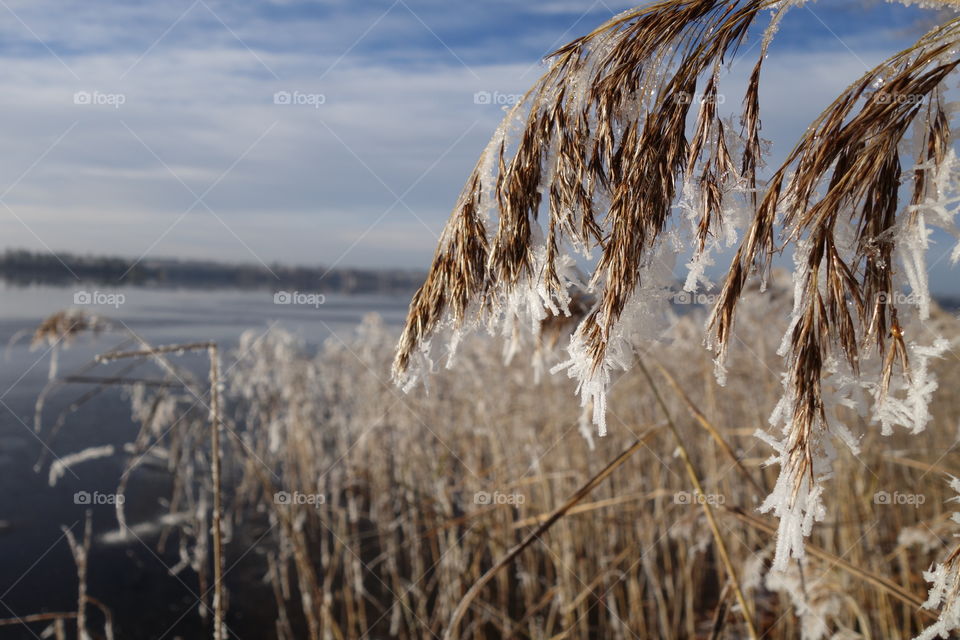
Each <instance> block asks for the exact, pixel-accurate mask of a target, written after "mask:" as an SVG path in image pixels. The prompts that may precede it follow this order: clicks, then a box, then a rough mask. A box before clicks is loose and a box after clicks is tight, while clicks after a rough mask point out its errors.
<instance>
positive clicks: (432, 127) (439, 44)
mask: <svg viewBox="0 0 960 640" xmlns="http://www.w3.org/2000/svg"><path fill="white" fill-rule="evenodd" d="M633 5H634V3H633V2H619V1H616V0H597V1H596V2H594V1H592V0H544V1H540V2H537V1H534V0H528V1H524V2H520V1H517V0H514V1H508V0H484V1H483V2H475V1H471V2H467V1H460V0H264V1H260V2H245V1H242V0H238V1H233V2H225V1H219V0H166V1H165V2H148V1H144V2H134V1H127V2H118V1H114V0H97V1H91V0H57V1H55V2H54V1H53V0H0V139H2V141H3V152H2V153H0V246H3V247H10V248H14V247H16V248H19V247H25V248H30V249H35V250H42V251H51V252H54V253H58V252H71V253H84V254H110V255H121V256H128V257H131V258H144V257H154V258H159V257H181V258H209V259H215V260H222V261H233V262H249V263H257V262H262V263H272V262H284V263H291V264H307V265H310V264H323V265H327V266H345V267H375V268H388V267H401V268H423V267H425V266H427V265H428V264H429V261H430V258H431V257H432V255H433V251H434V247H435V244H436V242H437V238H438V235H439V233H440V230H441V229H442V227H443V224H444V222H445V221H446V218H447V216H448V215H449V212H450V210H451V208H452V206H453V203H454V200H455V198H456V196H457V194H458V193H459V191H460V189H461V187H462V185H463V182H464V181H465V179H466V177H467V175H468V174H469V172H470V170H471V169H472V167H473V165H474V163H475V161H476V159H477V157H478V154H479V153H480V151H481V150H482V148H483V147H484V145H485V142H486V141H487V139H488V138H489V137H490V135H491V134H492V133H493V131H494V129H495V128H496V125H497V123H498V121H499V120H500V118H501V117H502V116H503V111H502V103H503V102H505V101H509V100H510V98H511V96H513V95H515V94H517V93H522V92H523V91H524V90H525V89H527V88H528V87H529V86H530V85H532V84H533V83H534V82H535V80H536V79H537V77H538V75H539V74H540V73H541V72H542V71H543V66H542V63H541V59H542V58H543V56H544V55H545V54H547V53H549V52H550V51H552V50H553V49H555V48H557V47H559V46H560V45H562V44H564V43H565V42H567V41H569V40H571V39H573V38H575V37H577V36H579V35H582V34H584V33H586V32H588V31H589V30H591V29H593V28H594V27H596V26H598V25H600V24H601V23H603V22H604V21H605V20H607V19H609V18H610V17H611V16H612V15H614V14H615V13H618V12H620V11H622V10H625V9H628V8H630V7H631V6H633ZM924 20H929V16H927V15H926V14H923V13H921V11H920V10H918V9H907V8H904V7H901V6H899V5H891V4H887V3H878V2H871V3H867V4H862V3H858V2H857V1H856V0H854V1H853V2H827V1H821V2H817V3H809V4H808V5H806V6H804V7H802V8H799V9H795V10H794V11H792V12H791V13H790V14H789V15H788V18H787V20H786V22H785V25H784V27H783V28H782V29H781V32H780V35H779V37H778V39H777V40H776V41H775V43H774V46H773V49H772V50H771V54H770V59H769V60H768V62H767V65H766V67H765V77H764V79H763V85H762V92H761V98H762V104H763V106H764V108H765V109H766V113H765V115H764V120H763V135H764V137H766V138H769V139H771V140H773V141H774V147H773V156H774V158H773V159H776V158H777V157H782V154H783V153H784V150H785V149H787V148H789V147H790V146H791V145H792V142H793V141H794V140H795V139H796V137H797V136H798V135H799V134H800V133H801V132H802V131H803V130H804V129H805V127H806V125H807V124H808V123H809V122H810V121H811V120H812V119H813V118H814V117H815V116H816V115H817V113H819V111H820V110H821V109H822V108H823V107H824V106H825V105H826V104H827V103H829V102H830V100H831V99H832V98H833V97H835V96H836V94H837V93H839V92H840V91H841V90H842V89H843V88H844V87H846V86H847V85H848V84H849V83H850V82H852V81H853V80H855V79H856V78H857V77H858V76H859V75H860V74H862V73H863V72H864V71H866V70H867V69H868V68H869V67H870V66H872V65H874V64H876V63H877V62H879V61H881V60H882V59H883V58H885V57H886V56H888V55H890V54H891V53H893V52H895V51H897V50H899V49H900V48H902V47H904V46H906V45H907V44H909V43H910V42H912V41H913V40H914V39H915V38H916V37H917V36H918V35H920V34H921V33H922V31H923V30H924V24H926V23H925V22H924ZM755 56H756V50H755V49H753V50H751V49H750V48H749V47H746V48H745V50H744V51H743V52H742V55H741V58H738V59H737V60H734V61H733V62H732V65H731V67H730V69H729V71H728V72H727V77H726V79H725V82H726V83H727V84H726V85H725V86H726V87H728V89H725V91H728V92H729V93H730V94H731V95H732V96H737V97H736V101H737V102H739V95H741V93H740V92H741V91H742V89H741V88H742V87H743V86H744V84H745V79H746V74H747V73H748V72H749V70H750V67H751V65H752V62H753V61H754V60H755ZM741 61H745V62H743V64H740V62H741ZM486 97H489V98H490V99H489V100H485V98H486ZM940 249H942V250H939V253H938V249H937V248H935V249H934V252H933V253H934V254H935V255H934V258H933V259H934V260H935V259H936V258H937V257H939V255H940V254H942V253H943V251H946V250H947V249H948V247H946V246H945V245H944V246H943V247H941V248H940ZM945 262H946V261H941V263H938V265H937V267H935V268H934V269H933V278H932V284H933V288H934V290H940V291H941V292H944V291H946V292H956V293H960V286H957V285H954V284H953V282H954V280H956V279H957V278H956V274H955V273H951V272H950V271H949V270H946V264H945Z"/></svg>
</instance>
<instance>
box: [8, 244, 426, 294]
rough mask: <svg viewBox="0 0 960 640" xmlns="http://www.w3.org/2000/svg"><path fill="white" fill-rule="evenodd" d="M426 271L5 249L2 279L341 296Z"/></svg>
mask: <svg viewBox="0 0 960 640" xmlns="http://www.w3.org/2000/svg"><path fill="white" fill-rule="evenodd" d="M425 277H426V274H425V272H422V271H414V270H399V269H398V270H387V269H350V268H333V269H328V268H325V267H320V266H317V267H304V266H286V265H280V264H272V265H269V267H267V266H263V265H253V264H228V263H222V262H214V261H202V260H177V259H154V258H148V259H144V260H142V261H140V262H134V261H133V260H131V259H128V258H119V257H110V256H78V255H74V254H67V253H61V254H58V255H53V254H50V253H39V252H34V251H26V250H21V249H8V250H7V251H5V252H4V253H2V254H0V279H2V280H3V281H4V282H6V283H8V284H11V285H14V286H30V285H61V286H70V285H78V284H93V285H100V286H104V287H124V286H136V287H164V288H183V289H245V290H251V289H266V290H273V291H277V290H299V291H312V292H318V293H342V294H363V293H368V294H409V293H412V292H413V291H415V290H416V289H417V287H419V286H420V284H421V283H422V282H423V280H424V278H425Z"/></svg>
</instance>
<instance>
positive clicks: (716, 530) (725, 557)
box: [637, 357, 760, 640]
mask: <svg viewBox="0 0 960 640" xmlns="http://www.w3.org/2000/svg"><path fill="white" fill-rule="evenodd" d="M637 363H638V364H639V365H640V370H641V371H643V375H644V376H646V378H647V382H649V383H650V390H651V391H653V395H654V397H655V398H656V399H657V404H659V405H660V408H661V409H663V414H664V416H665V417H666V419H667V426H668V427H669V428H670V431H671V433H673V437H674V439H675V440H676V441H677V449H678V450H679V451H680V459H681V460H683V466H684V467H685V468H686V470H687V476H688V477H689V478H690V483H691V484H692V485H693V487H694V490H696V492H697V494H698V495H704V491H703V485H702V484H701V483H700V478H699V477H698V475H697V471H696V469H694V467H693V462H691V460H690V454H689V453H688V452H687V448H686V447H685V446H684V444H683V438H681V437H680V432H679V431H678V430H677V425H676V424H675V423H674V421H673V417H672V416H671V415H670V410H669V409H668V408H667V403H666V402H664V400H663V397H662V396H661V395H660V390H659V388H658V387H657V384H656V382H654V380H653V376H651V375H650V371H649V370H648V369H647V366H646V365H645V364H644V362H643V358H640V357H638V358H637ZM699 502H700V506H701V507H703V512H704V514H705V515H706V516H707V523H708V524H709V525H710V531H711V532H712V533H713V539H714V541H715V542H716V544H717V552H718V553H719V554H720V559H721V560H722V561H723V566H724V569H726V571H727V577H728V578H729V579H730V585H731V586H732V587H733V592H734V594H735V595H736V597H737V602H738V603H739V604H740V611H741V613H742V614H743V620H744V622H745V623H746V625H747V630H748V632H749V633H750V638H751V640H759V638H760V636H758V635H757V629H756V627H754V624H753V612H752V610H751V609H750V607H749V606H748V605H747V599H746V598H745V597H744V595H743V590H742V589H741V588H740V581H739V579H738V578H737V571H736V569H735V568H734V566H733V562H732V561H731V560H730V554H729V553H728V552H727V544H726V542H724V540H723V536H722V535H720V527H719V526H718V525H717V520H716V517H715V516H714V513H713V509H712V508H711V506H710V504H709V503H708V501H706V500H700V501H699Z"/></svg>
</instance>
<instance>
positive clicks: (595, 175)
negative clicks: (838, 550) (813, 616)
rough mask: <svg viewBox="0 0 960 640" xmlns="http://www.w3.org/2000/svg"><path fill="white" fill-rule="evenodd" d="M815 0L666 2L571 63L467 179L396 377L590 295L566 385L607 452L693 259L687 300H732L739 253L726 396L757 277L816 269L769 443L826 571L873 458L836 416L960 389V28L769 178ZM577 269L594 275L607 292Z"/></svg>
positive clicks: (945, 29)
mask: <svg viewBox="0 0 960 640" xmlns="http://www.w3.org/2000/svg"><path fill="white" fill-rule="evenodd" d="M798 4H801V3H798V2H767V1H762V0H746V1H740V2H720V1H718V0H666V1H663V2H657V3H654V4H651V5H649V6H645V7H641V8H637V9H634V10H631V11H628V12H626V13H623V14H621V15H619V16H617V17H615V18H614V19H613V20H611V21H610V22H608V23H606V24H605V25H603V26H601V27H600V28H598V29H596V30H595V31H593V32H592V33H590V34H588V35H586V36H584V37H581V38H578V39H577V40H574V41H573V42H571V43H570V44H568V45H566V46H564V47H562V48H561V49H559V50H558V51H556V52H555V53H553V54H552V55H551V56H550V65H549V68H548V70H547V71H546V73H545V74H544V75H543V76H542V77H541V79H540V80H539V81H538V82H537V83H536V85H535V86H534V87H533V88H532V89H531V90H530V91H529V92H528V93H527V94H525V96H524V97H523V99H522V101H520V102H519V103H518V104H517V105H516V106H515V107H514V108H513V109H512V110H511V111H510V112H509V113H508V115H507V117H506V118H505V120H504V121H503V123H502V124H501V126H500V128H499V129H498V130H497V131H496V133H495V134H494V136H493V138H492V140H491V141H490V143H489V145H488V146H487V148H486V150H485V151H484V152H483V154H482V155H481V157H480V160H479V161H478V163H477V165H476V167H475V168H474V170H473V173H472V174H471V175H470V177H469V179H468V180H467V183H466V187H465V188H464V190H463V192H462V193H461V195H460V198H459V200H458V202H457V204H456V206H455V208H454V211H453V214H452V217H451V219H450V222H449V223H448V225H447V227H446V229H445V231H444V233H443V235H442V237H441V241H440V245H439V247H438V248H437V252H436V255H435V257H434V261H433V264H432V266H431V268H430V271H429V273H428V276H427V279H426V282H425V283H424V284H423V286H422V287H421V288H420V289H419V291H418V292H417V293H416V294H415V296H414V298H413V301H412V303H411V306H410V311H409V315H408V318H407V323H406V327H405V330H404V332H403V334H402V337H401V340H400V343H399V347H398V351H397V354H396V358H395V362H394V376H395V378H396V379H397V380H398V381H399V383H401V384H402V385H403V386H404V387H405V388H407V389H409V388H411V387H412V386H413V384H414V383H415V382H416V380H417V376H418V370H423V369H425V368H428V367H429V366H430V359H431V354H432V349H431V343H432V341H433V339H434V338H436V337H438V336H440V335H442V334H445V333H449V334H450V335H451V338H450V339H451V348H450V351H451V352H452V351H453V350H454V347H455V345H456V343H457V342H458V341H459V339H460V337H461V336H462V335H463V334H464V333H465V332H468V331H470V330H472V329H474V328H476V327H477V326H479V325H481V324H487V325H489V326H490V327H493V328H496V327H501V328H502V329H503V331H504V332H505V334H506V335H508V336H510V335H513V334H514V333H515V332H516V327H517V326H519V325H520V324H521V323H524V322H527V323H529V324H530V325H531V327H532V328H533V330H534V331H538V330H539V327H540V325H541V324H542V323H543V321H544V320H545V319H547V318H550V317H551V316H557V315H569V309H568V304H569V301H570V295H571V293H570V292H571V291H572V290H575V289H576V288H577V287H578V286H582V287H583V288H585V289H586V290H587V293H588V294H589V295H591V296H593V297H594V299H595V302H594V304H593V305H592V307H591V308H590V309H589V310H588V311H587V312H586V313H585V314H584V316H583V319H582V320H581V321H580V322H579V324H578V326H577V328H576V330H575V332H574V333H573V336H572V338H571V340H570V344H569V347H568V352H569V359H568V360H567V361H566V362H564V363H562V364H561V365H559V366H557V367H555V368H554V371H555V372H556V371H561V370H566V372H567V373H568V374H569V375H570V377H572V378H574V379H575V380H576V381H577V383H578V385H579V389H578V390H579V393H580V395H581V398H582V402H583V404H584V406H592V407H593V419H594V422H595V423H596V425H597V426H598V429H599V432H600V435H603V434H604V433H605V431H606V413H607V412H606V392H607V390H608V389H609V387H610V383H611V379H612V378H611V375H612V373H614V372H615V371H616V370H617V369H627V368H629V367H630V366H632V363H633V360H634V350H635V349H636V347H637V345H638V344H639V343H640V342H641V341H642V340H645V339H650V338H655V337H656V336H657V335H658V332H659V331H660V328H661V327H662V326H663V325H662V323H663V321H664V316H665V315H666V314H665V312H666V311H667V309H668V306H669V305H668V304H667V302H668V301H669V299H670V298H671V296H672V295H673V291H672V288H673V284H674V274H673V261H674V259H675V258H676V256H677V255H678V254H680V253H681V252H683V251H686V250H692V255H693V257H692V259H691V261H690V262H689V264H688V265H687V268H688V274H687V277H686V280H685V282H684V285H683V286H684V289H685V290H686V291H687V292H690V293H695V292H697V291H698V290H699V289H700V288H701V287H702V286H709V285H710V282H709V279H708V278H707V277H706V274H705V271H706V268H707V267H708V266H709V265H711V264H712V261H713V258H712V257H711V256H712V253H715V252H716V251H718V250H722V249H724V248H725V245H726V246H729V247H731V248H733V247H735V255H734V258H733V260H732V262H731V264H730V266H729V268H728V270H727V272H726V274H725V275H724V276H723V277H722V282H721V288H720V295H719V296H718V299H717V301H716V303H715V305H714V306H713V309H712V313H711V315H710V317H709V320H708V322H707V330H706V332H705V335H704V341H705V344H706V345H707V346H708V347H709V348H711V349H712V350H714V352H715V354H716V366H717V375H718V376H719V378H720V379H721V381H723V379H724V377H725V373H724V362H725V359H726V355H727V351H728V349H729V347H730V346H731V343H732V342H733V337H734V335H735V333H734V324H735V318H736V311H737V307H738V304H739V302H740V300H741V298H742V296H743V295H744V293H745V291H746V288H747V286H748V283H749V282H750V281H751V280H752V281H757V282H760V283H761V287H763V286H765V282H766V279H767V277H768V274H769V272H770V268H771V263H772V261H773V259H774V257H775V256H777V255H778V254H781V253H783V252H785V251H789V252H792V253H793V257H794V269H793V284H794V289H795V303H794V307H793V311H792V313H791V314H790V315H789V317H785V318H784V325H785V327H786V332H785V335H784V339H783V344H782V347H781V351H780V353H781V355H782V356H783V358H784V361H785V372H784V378H783V380H784V388H783V397H782V400H781V402H780V404H779V405H778V407H777V409H776V411H775V412H774V414H773V416H772V417H771V424H772V425H773V426H775V427H780V429H781V430H782V435H780V434H775V433H774V434H771V433H761V434H760V435H761V436H762V437H763V438H764V439H765V440H767V441H768V442H769V444H770V445H771V446H772V448H773V449H774V451H775V456H774V459H775V461H776V462H777V463H778V464H779V466H780V469H781V472H780V477H779V480H778V482H777V484H776V487H775V489H774V490H773V492H772V494H771V495H770V496H769V497H768V499H767V500H766V502H764V504H763V505H762V507H761V509H762V510H763V511H772V512H773V513H775V515H777V516H778V517H779V518H780V528H779V533H778V544H777V548H776V553H775V557H774V561H773V565H774V567H775V568H777V569H780V570H785V569H786V567H787V562H788V560H789V559H790V558H798V559H799V558H803V556H804V549H803V544H804V539H805V538H806V537H807V536H808V535H809V534H810V531H811V527H812V526H813V524H814V522H815V521H818V520H821V519H822V518H823V516H824V514H825V507H824V505H823V503H822V495H823V492H824V484H823V483H824V481H825V480H826V479H827V478H828V477H829V475H830V473H831V462H832V460H833V459H834V457H835V451H834V450H835V446H834V443H835V442H836V441H839V442H842V443H843V444H845V445H846V446H848V447H849V448H850V449H851V451H853V453H854V455H856V453H857V451H858V444H857V440H858V437H857V435H856V434H854V433H852V432H851V431H850V429H849V428H848V426H847V425H846V424H844V423H843V422H841V421H840V420H839V419H837V417H836V416H835V412H834V411H833V410H834V408H836V407H840V406H845V407H853V408H855V409H856V410H858V411H859V412H860V413H861V415H862V416H863V417H865V418H867V419H869V420H871V421H873V422H876V423H878V424H879V425H880V426H881V429H882V430H883V432H884V433H885V434H889V433H890V432H891V431H892V430H893V428H894V427H897V426H901V427H905V428H907V429H909V430H910V431H912V432H918V431H920V430H922V429H923V428H924V427H925V426H926V424H927V422H928V421H929V419H930V414H929V411H928V410H927V406H928V404H929V402H930V399H931V394H932V393H933V392H934V390H935V389H936V386H937V385H936V380H935V378H934V377H933V376H932V375H931V374H930V373H929V363H930V361H931V359H933V358H936V357H938V356H939V355H941V354H942V353H944V352H945V350H946V349H947V343H946V341H945V340H943V339H942V338H939V337H936V336H932V337H931V336H930V335H929V334H930V333H931V332H930V331H928V330H927V327H925V326H924V325H923V324H922V323H923V322H924V321H925V320H926V319H927V316H928V314H929V308H930V302H929V293H928V291H927V281H926V266H925V252H926V249H927V246H928V242H929V233H930V227H932V226H938V227H941V228H943V229H946V230H947V231H949V232H950V233H953V234H954V236H957V235H958V233H957V228H956V227H955V225H954V223H953V218H954V215H955V213H956V204H957V202H958V199H957V194H958V190H957V184H958V183H957V178H958V173H957V171H958V167H957V160H956V156H955V153H954V150H953V148H952V144H953V116H952V114H951V111H950V107H949V104H948V102H947V100H946V98H945V96H944V91H945V86H946V85H945V83H946V81H947V79H948V78H949V77H951V75H952V74H954V72H955V71H956V67H957V65H958V64H960V58H958V56H957V46H958V40H960V20H957V19H955V18H954V19H950V20H946V21H944V22H943V23H942V24H939V25H938V26H936V27H935V28H933V29H932V30H931V31H929V32H928V33H927V34H925V35H924V36H923V37H922V38H920V39H919V40H918V41H917V42H916V43H915V44H914V45H913V46H911V47H909V48H908V49H906V50H904V51H900V52H898V53H896V54H895V55H893V56H891V57H889V58H888V59H886V60H885V61H884V62H883V63H881V64H880V65H878V66H877V67H875V68H873V69H871V70H870V71H868V72H867V73H865V74H864V75H863V76H862V77H861V78H860V79H859V80H857V81H856V82H855V83H854V84H852V85H851V86H850V87H848V88H847V89H846V90H844V91H843V92H842V93H841V94H840V95H839V96H838V97H837V98H836V100H834V101H833V102H832V103H831V104H830V105H828V106H827V108H826V109H825V110H824V111H823V112H822V113H821V115H820V116H819V117H818V118H817V119H816V120H815V121H814V122H813V123H812V124H811V125H810V127H809V128H808V129H807V130H806V132H805V133H804V135H803V136H802V137H801V138H800V140H799V141H798V142H797V143H796V145H795V146H794V148H793V150H792V151H791V152H790V153H789V154H788V156H787V159H786V160H785V161H784V162H783V164H782V165H781V166H779V167H777V168H776V169H775V171H773V172H772V174H771V175H770V176H769V178H768V179H762V178H761V176H760V173H759V171H760V168H761V167H763V166H764V148H765V144H764V142H763V140H762V138H761V136H760V130H761V115H762V113H763V110H762V108H761V104H760V98H759V88H760V84H761V77H762V74H763V64H764V60H765V59H766V54H767V49H768V47H769V44H770V42H771V41H772V39H773V38H774V37H775V34H776V32H777V29H778V27H779V25H780V22H781V20H783V19H784V18H785V16H786V14H787V12H788V11H789V9H790V8H791V7H793V6H796V5H798ZM766 9H770V10H771V11H772V13H771V14H770V19H769V22H768V23H767V24H766V26H765V28H763V32H762V36H761V40H760V47H759V48H758V53H757V54H756V61H755V63H754V66H753V69H752V71H751V73H750V77H749V82H748V85H747V88H746V91H745V94H744V95H743V99H742V109H741V112H740V117H739V122H738V123H735V122H734V121H733V118H724V117H722V115H721V114H720V112H719V110H718V103H719V102H721V97H722V95H723V94H722V92H721V84H722V71H723V69H724V65H725V64H726V63H729V62H730V61H731V60H732V59H733V57H734V56H735V55H736V53H737V52H738V50H739V49H740V47H741V46H742V45H743V44H744V42H746V41H747V40H748V37H749V36H750V34H751V33H752V31H751V29H752V28H753V27H755V26H756V23H758V22H760V21H761V13H763V12H765V10H766ZM694 108H695V109H694ZM741 234H742V237H740V235H741ZM594 252H597V253H598V255H597V256H596V257H594V255H593V254H594ZM576 253H580V254H582V256H584V257H583V258H581V259H580V262H581V263H583V262H589V264H590V265H591V267H592V273H591V274H590V276H589V277H588V278H587V279H586V280H587V281H586V282H584V283H579V282H578V279H577V278H576V277H575V274H576V270H575V269H574V267H575V266H577V265H578V261H577V260H575V259H574V258H573V257H572V256H571V254H576ZM952 257H953V260H954V261H956V259H957V258H958V257H960V252H958V251H957V250H955V251H954V252H953V256H952ZM905 291H909V292H910V293H909V295H906V294H905V293H904V292H905Z"/></svg>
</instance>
